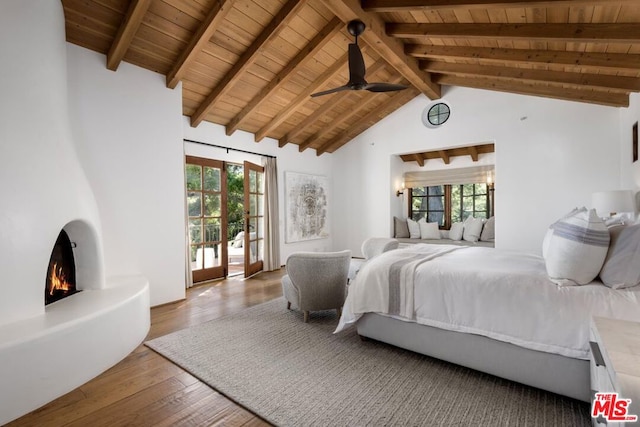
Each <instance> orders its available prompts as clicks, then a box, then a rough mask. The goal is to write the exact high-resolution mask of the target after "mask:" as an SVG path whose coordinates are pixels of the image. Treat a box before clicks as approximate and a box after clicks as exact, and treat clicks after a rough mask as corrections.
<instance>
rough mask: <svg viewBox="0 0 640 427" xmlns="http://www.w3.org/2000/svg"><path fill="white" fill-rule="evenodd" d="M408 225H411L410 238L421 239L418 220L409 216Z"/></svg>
mask: <svg viewBox="0 0 640 427" xmlns="http://www.w3.org/2000/svg"><path fill="white" fill-rule="evenodd" d="M407 226H408V227H409V238H410V239H419V238H420V226H419V225H418V223H417V222H415V221H414V220H412V219H411V218H407Z"/></svg>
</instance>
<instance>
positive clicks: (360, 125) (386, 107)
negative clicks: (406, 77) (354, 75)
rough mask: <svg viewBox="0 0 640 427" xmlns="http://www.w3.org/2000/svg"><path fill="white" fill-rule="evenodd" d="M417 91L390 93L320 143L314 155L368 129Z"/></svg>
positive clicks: (342, 143)
mask: <svg viewBox="0 0 640 427" xmlns="http://www.w3.org/2000/svg"><path fill="white" fill-rule="evenodd" d="M418 93H419V91H418V90H416V89H415V88H408V89H406V90H401V91H400V92H396V93H395V94H393V95H391V96H390V97H389V99H388V100H387V101H386V102H384V103H383V104H382V105H380V106H377V107H376V108H374V109H373V110H371V111H370V112H369V113H368V114H366V115H365V116H363V117H362V118H361V119H359V120H357V121H355V122H354V123H351V124H350V126H349V129H348V130H346V131H345V132H343V133H341V134H340V135H336V136H335V137H334V138H332V139H331V140H329V141H327V142H325V143H324V144H322V147H319V148H318V149H316V155H318V156H320V155H322V154H324V153H326V152H329V151H331V150H334V151H335V150H336V149H338V148H339V147H341V146H342V145H344V144H345V143H347V142H349V141H350V140H352V139H353V138H355V137H356V136H358V135H360V134H361V133H362V132H364V131H365V130H366V129H368V128H369V126H370V124H371V123H372V122H373V123H377V122H379V121H380V120H382V118H384V117H386V116H387V115H389V114H391V113H392V112H393V111H395V110H397V109H398V108H400V107H402V106H403V105H404V104H406V103H407V102H409V101H411V100H412V99H413V98H415V97H416V96H417V95H418Z"/></svg>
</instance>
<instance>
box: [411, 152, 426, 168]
mask: <svg viewBox="0 0 640 427" xmlns="http://www.w3.org/2000/svg"><path fill="white" fill-rule="evenodd" d="M413 159H414V160H415V161H416V162H417V163H418V165H419V166H420V167H422V166H424V157H422V155H421V154H420V153H415V154H414V155H413Z"/></svg>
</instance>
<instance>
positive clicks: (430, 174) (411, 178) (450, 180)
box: [403, 165, 495, 188]
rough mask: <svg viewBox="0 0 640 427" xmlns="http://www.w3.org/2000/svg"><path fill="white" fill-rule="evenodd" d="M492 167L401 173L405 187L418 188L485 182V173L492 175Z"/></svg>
mask: <svg viewBox="0 0 640 427" xmlns="http://www.w3.org/2000/svg"><path fill="white" fill-rule="evenodd" d="M494 169H495V167H494V166H493V165H485V166H473V167H469V168H457V169H443V170H433V171H419V172H405V174H404V175H403V178H404V186H405V187H406V188H419V187H430V186H432V185H446V184H471V183H480V182H487V174H488V173H491V175H492V176H493V174H494Z"/></svg>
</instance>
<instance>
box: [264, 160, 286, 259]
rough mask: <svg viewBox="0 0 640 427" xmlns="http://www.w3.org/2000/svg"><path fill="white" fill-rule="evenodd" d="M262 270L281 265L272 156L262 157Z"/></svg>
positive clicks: (276, 183)
mask: <svg viewBox="0 0 640 427" xmlns="http://www.w3.org/2000/svg"><path fill="white" fill-rule="evenodd" d="M264 198H265V201H264V202H265V203H264V259H263V269H264V271H273V270H277V269H279V268H280V267H281V265H282V264H281V263H280V220H279V215H278V168H277V162H276V159H275V158H273V157H269V158H265V159H264Z"/></svg>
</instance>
